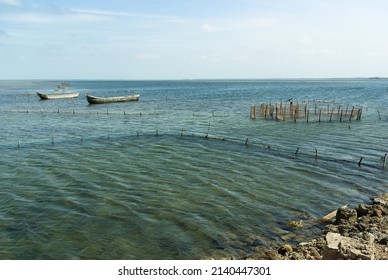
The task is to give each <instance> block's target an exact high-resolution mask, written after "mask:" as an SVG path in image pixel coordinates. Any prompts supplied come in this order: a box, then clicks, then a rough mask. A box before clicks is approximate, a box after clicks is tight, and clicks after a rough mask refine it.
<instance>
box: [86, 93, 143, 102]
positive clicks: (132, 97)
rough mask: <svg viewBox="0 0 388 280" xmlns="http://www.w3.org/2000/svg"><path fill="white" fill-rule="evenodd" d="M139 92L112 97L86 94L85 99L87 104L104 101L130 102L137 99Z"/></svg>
mask: <svg viewBox="0 0 388 280" xmlns="http://www.w3.org/2000/svg"><path fill="white" fill-rule="evenodd" d="M139 98H140V94H133V95H126V96H114V97H96V96H92V95H90V94H87V95H86V99H87V100H88V102H89V104H106V103H116V102H130V101H138V100H139Z"/></svg>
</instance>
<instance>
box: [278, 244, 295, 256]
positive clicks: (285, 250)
mask: <svg viewBox="0 0 388 280" xmlns="http://www.w3.org/2000/svg"><path fill="white" fill-rule="evenodd" d="M292 251H293V249H292V246H291V245H288V244H284V245H283V246H282V247H280V248H279V249H278V253H279V254H280V255H282V256H285V255H286V254H288V253H292Z"/></svg>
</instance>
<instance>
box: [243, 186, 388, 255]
mask: <svg viewBox="0 0 388 280" xmlns="http://www.w3.org/2000/svg"><path fill="white" fill-rule="evenodd" d="M333 219H335V220H334V221H333V222H331V223H328V224H327V225H326V227H325V229H324V230H323V232H322V236H320V237H318V238H316V239H313V240H311V241H309V242H302V243H300V244H299V245H297V246H291V245H289V244H284V245H282V246H281V247H280V248H273V249H268V250H264V251H262V252H258V253H255V254H253V255H249V256H246V257H244V259H255V260H388V193H384V194H382V195H380V196H378V197H375V198H373V199H372V203H371V204H368V205H367V204H360V205H358V206H357V207H356V208H355V209H351V208H349V207H347V206H346V207H341V208H339V209H338V210H337V212H336V215H335V217H333Z"/></svg>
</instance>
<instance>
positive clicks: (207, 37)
mask: <svg viewBox="0 0 388 280" xmlns="http://www.w3.org/2000/svg"><path fill="white" fill-rule="evenodd" d="M387 34H388V1H386V0H368V1H364V0H352V1H351V0H160V1H159V0H109V1H106V0H78V1H75V0H68V1H63V0H61V1H56V0H0V80H1V79H63V80H65V79H125V80H154V79H157V80H164V79H266V78H275V79H276V78H280V79H281V78H351V77H376V76H379V77H388V36H387Z"/></svg>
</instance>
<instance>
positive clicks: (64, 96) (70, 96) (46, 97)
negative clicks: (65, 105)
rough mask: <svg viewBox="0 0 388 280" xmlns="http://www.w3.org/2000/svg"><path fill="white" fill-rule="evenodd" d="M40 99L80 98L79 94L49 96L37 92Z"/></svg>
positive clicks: (54, 94)
mask: <svg viewBox="0 0 388 280" xmlns="http://www.w3.org/2000/svg"><path fill="white" fill-rule="evenodd" d="M36 94H37V95H38V96H39V97H40V99H42V100H49V99H66V98H77V97H78V96H79V92H76V91H75V92H66V93H52V94H47V93H43V92H39V91H38V92H37V93H36Z"/></svg>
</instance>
